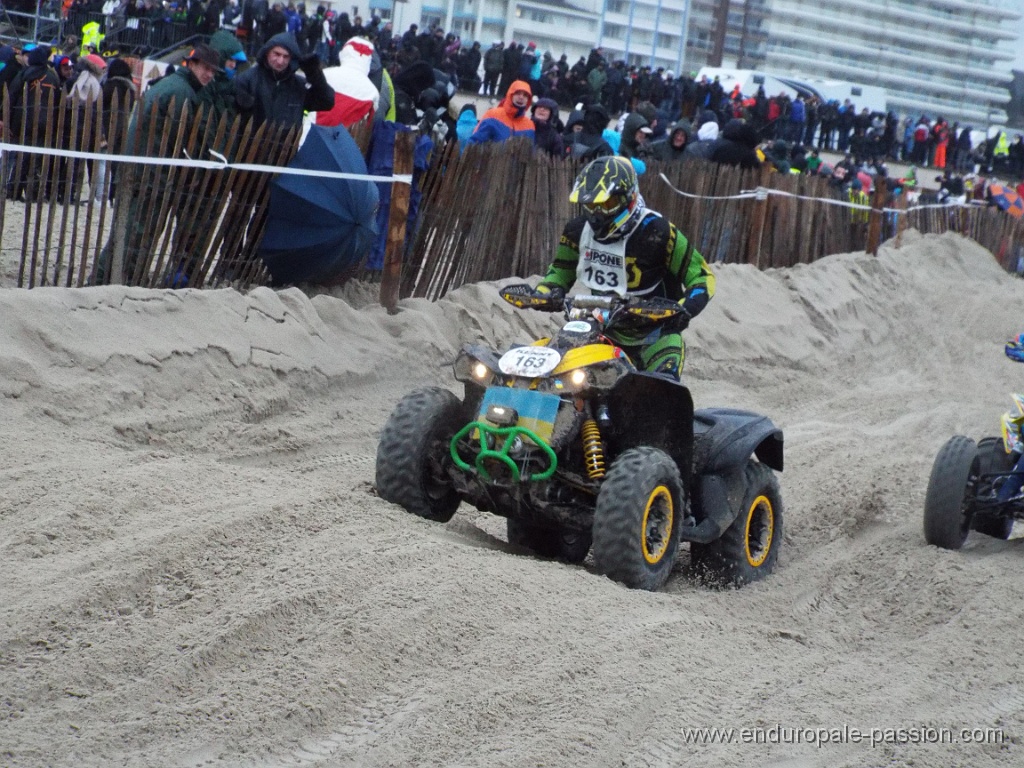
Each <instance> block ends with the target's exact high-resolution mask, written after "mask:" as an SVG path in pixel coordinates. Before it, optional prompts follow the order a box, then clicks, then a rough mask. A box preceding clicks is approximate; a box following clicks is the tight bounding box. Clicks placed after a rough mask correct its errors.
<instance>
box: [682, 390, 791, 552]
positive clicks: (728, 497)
mask: <svg viewBox="0 0 1024 768" xmlns="http://www.w3.org/2000/svg"><path fill="white" fill-rule="evenodd" d="M693 429H694V472H696V473H697V475H698V479H697V484H696V488H695V490H696V502H697V503H695V504H694V506H693V509H692V512H693V515H694V518H695V520H694V523H692V524H691V525H685V526H683V528H682V529H681V531H680V536H681V537H682V539H683V540H684V541H694V542H697V543H700V544H707V543H708V542H711V541H714V540H715V539H717V538H719V537H720V536H721V535H722V534H723V533H724V532H725V530H726V529H727V528H728V527H729V526H730V525H732V523H733V521H734V520H735V519H736V516H737V515H738V514H739V513H740V512H741V509H740V506H741V505H742V503H743V497H744V494H745V492H746V487H745V485H744V468H745V467H746V465H747V462H748V461H749V460H750V457H751V456H756V457H757V459H758V461H760V462H761V463H762V464H765V465H766V466H768V467H771V468H772V469H774V470H776V471H778V472H781V471H782V454H783V450H782V449H783V438H782V430H781V429H779V428H778V427H776V426H775V425H774V424H773V423H772V421H771V419H769V418H768V417H767V416H761V415H760V414H757V413H752V412H750V411H742V410H737V409H733V408H702V409H701V410H699V411H697V412H696V413H695V414H694V422H693Z"/></svg>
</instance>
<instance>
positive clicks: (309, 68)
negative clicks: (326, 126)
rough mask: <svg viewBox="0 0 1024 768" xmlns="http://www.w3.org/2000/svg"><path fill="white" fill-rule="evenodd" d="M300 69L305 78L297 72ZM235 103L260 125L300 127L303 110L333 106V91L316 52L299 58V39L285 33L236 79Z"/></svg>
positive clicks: (265, 46)
mask: <svg viewBox="0 0 1024 768" xmlns="http://www.w3.org/2000/svg"><path fill="white" fill-rule="evenodd" d="M300 69H301V70H302V73H303V74H304V75H305V77H302V76H301V75H299V74H298V70H300ZM235 103H236V104H237V106H238V110H239V112H240V113H241V114H242V115H244V116H245V117H247V118H249V119H252V120H255V121H256V124H257V125H260V124H262V123H264V122H272V123H278V124H280V125H288V126H298V125H301V124H302V113H303V112H305V111H308V112H319V111H323V110H330V109H331V108H333V107H334V90H333V89H332V88H331V86H330V85H328V84H327V80H326V79H325V78H324V73H323V70H322V69H321V68H320V60H319V59H318V58H317V57H316V55H315V54H307V55H305V56H302V57H301V58H300V56H299V43H298V41H297V40H296V39H295V36H294V35H293V34H291V33H290V32H285V33H284V34H280V35H274V36H273V37H272V38H270V39H269V40H267V42H266V43H265V44H264V45H263V47H262V48H260V50H259V52H258V53H257V54H256V66H253V67H250V68H249V69H247V70H246V71H245V72H243V73H242V74H240V75H239V76H238V77H237V78H236V79H235Z"/></svg>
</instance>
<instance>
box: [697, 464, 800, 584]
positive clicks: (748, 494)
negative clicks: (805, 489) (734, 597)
mask: <svg viewBox="0 0 1024 768" xmlns="http://www.w3.org/2000/svg"><path fill="white" fill-rule="evenodd" d="M743 483H744V493H743V502H742V504H741V505H740V513H739V515H737V516H736V519H735V520H734V521H733V522H732V525H730V526H729V527H728V528H726V530H725V533H723V534H722V535H721V536H720V537H719V538H717V539H715V540H714V541H712V542H711V543H710V544H703V545H701V544H691V545H690V559H691V563H692V565H693V568H694V570H695V571H696V572H697V574H698V575H699V576H700V577H701V578H703V579H705V580H706V581H708V582H710V583H712V584H720V585H730V586H741V585H743V584H749V583H751V582H753V581H758V580H760V579H763V578H764V577H765V576H767V575H768V574H770V573H771V572H772V571H773V570H774V569H775V564H776V562H778V559H779V548H780V547H781V546H782V492H781V491H780V490H779V480H778V478H777V477H775V473H774V472H772V470H771V468H770V467H768V466H767V465H765V464H761V463H760V462H757V461H754V460H752V459H751V460H750V461H748V462H747V465H746V467H744V469H743Z"/></svg>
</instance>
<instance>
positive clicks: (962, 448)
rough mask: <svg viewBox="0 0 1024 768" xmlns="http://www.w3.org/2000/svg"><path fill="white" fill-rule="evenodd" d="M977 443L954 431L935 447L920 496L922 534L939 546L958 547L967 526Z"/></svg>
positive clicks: (968, 527) (976, 456)
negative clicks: (929, 473)
mask: <svg viewBox="0 0 1024 768" xmlns="http://www.w3.org/2000/svg"><path fill="white" fill-rule="evenodd" d="M979 464H980V462H979V460H978V447H977V446H976V445H975V444H974V441H973V440H971V438H969V437H964V436H963V435H954V436H953V437H951V438H949V440H947V441H946V444H945V445H944V446H942V448H940V449H939V453H938V455H936V457H935V463H934V464H933V465H932V475H931V477H930V478H928V492H927V493H926V494H925V497H924V538H925V541H927V542H928V543H929V544H934V545H935V546H937V547H942V548H943V549H960V547H962V546H963V545H964V542H965V541H966V540H967V534H968V532H969V531H970V530H971V510H970V502H971V501H973V500H974V496H975V486H976V485H977V480H978V466H979Z"/></svg>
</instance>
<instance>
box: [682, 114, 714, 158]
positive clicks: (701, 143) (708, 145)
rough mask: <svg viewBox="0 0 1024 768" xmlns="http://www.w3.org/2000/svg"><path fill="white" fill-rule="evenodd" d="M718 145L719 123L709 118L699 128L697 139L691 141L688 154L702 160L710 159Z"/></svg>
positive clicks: (687, 150) (687, 148) (687, 149)
mask: <svg viewBox="0 0 1024 768" xmlns="http://www.w3.org/2000/svg"><path fill="white" fill-rule="evenodd" d="M717 146H718V123H717V122H716V121H714V120H709V121H707V122H706V123H702V124H701V126H700V128H698V129H697V140H696V141H691V142H690V143H689V144H688V145H687V147H686V156H687V157H695V158H697V159H700V160H710V159H711V154H712V153H713V152H714V151H715V148H716V147H717Z"/></svg>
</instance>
